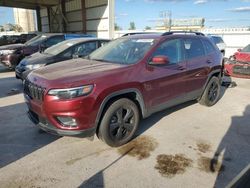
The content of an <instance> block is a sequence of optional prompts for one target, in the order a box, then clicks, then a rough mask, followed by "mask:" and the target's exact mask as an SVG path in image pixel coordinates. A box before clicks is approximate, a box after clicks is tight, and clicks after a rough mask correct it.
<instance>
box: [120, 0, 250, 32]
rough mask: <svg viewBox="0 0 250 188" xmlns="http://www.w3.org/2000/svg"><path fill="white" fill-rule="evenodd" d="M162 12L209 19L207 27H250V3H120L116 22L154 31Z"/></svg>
mask: <svg viewBox="0 0 250 188" xmlns="http://www.w3.org/2000/svg"><path fill="white" fill-rule="evenodd" d="M161 11H171V13H172V18H173V19H186V18H205V27H207V28H209V27H212V28H222V27H244V26H250V0H116V1H115V22H116V23H117V25H118V26H120V27H121V28H122V29H124V30H126V29H128V28H129V23H130V22H131V21H133V22H135V26H136V29H144V28H145V26H150V27H154V26H155V25H156V21H155V20H157V19H159V18H160V12H161Z"/></svg>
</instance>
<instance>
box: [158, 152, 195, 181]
mask: <svg viewBox="0 0 250 188" xmlns="http://www.w3.org/2000/svg"><path fill="white" fill-rule="evenodd" d="M192 163H193V160H192V159H189V158H187V157H185V155H183V154H176V155H165V154H161V155H158V156H157V164H156V165H155V169H157V170H158V171H159V173H160V174H161V175H162V176H164V177H168V178H172V177H174V176H175V175H176V174H183V173H184V172H185V171H186V168H187V167H191V166H192Z"/></svg>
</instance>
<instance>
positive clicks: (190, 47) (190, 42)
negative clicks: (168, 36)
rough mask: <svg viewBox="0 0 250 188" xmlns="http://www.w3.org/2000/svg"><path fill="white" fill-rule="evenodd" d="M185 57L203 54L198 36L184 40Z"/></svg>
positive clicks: (191, 57)
mask: <svg viewBox="0 0 250 188" xmlns="http://www.w3.org/2000/svg"><path fill="white" fill-rule="evenodd" d="M184 48H185V52H186V59H193V58H197V57H201V56H204V55H205V50H204V47H203V44H202V42H201V40H200V39H199V38H190V39H185V40H184Z"/></svg>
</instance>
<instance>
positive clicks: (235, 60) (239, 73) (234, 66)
mask: <svg viewBox="0 0 250 188" xmlns="http://www.w3.org/2000/svg"><path fill="white" fill-rule="evenodd" d="M224 74H225V75H227V76H233V77H238V78H250V44H249V45H247V46H246V47H245V48H243V49H239V50H238V52H236V53H235V54H234V55H233V56H232V57H230V58H229V59H228V60H227V61H226V62H225V64H224Z"/></svg>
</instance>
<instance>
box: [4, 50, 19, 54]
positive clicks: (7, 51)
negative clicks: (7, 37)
mask: <svg viewBox="0 0 250 188" xmlns="http://www.w3.org/2000/svg"><path fill="white" fill-rule="evenodd" d="M15 51H16V50H1V51H0V54H1V55H9V54H13V53H14V52H15Z"/></svg>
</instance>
